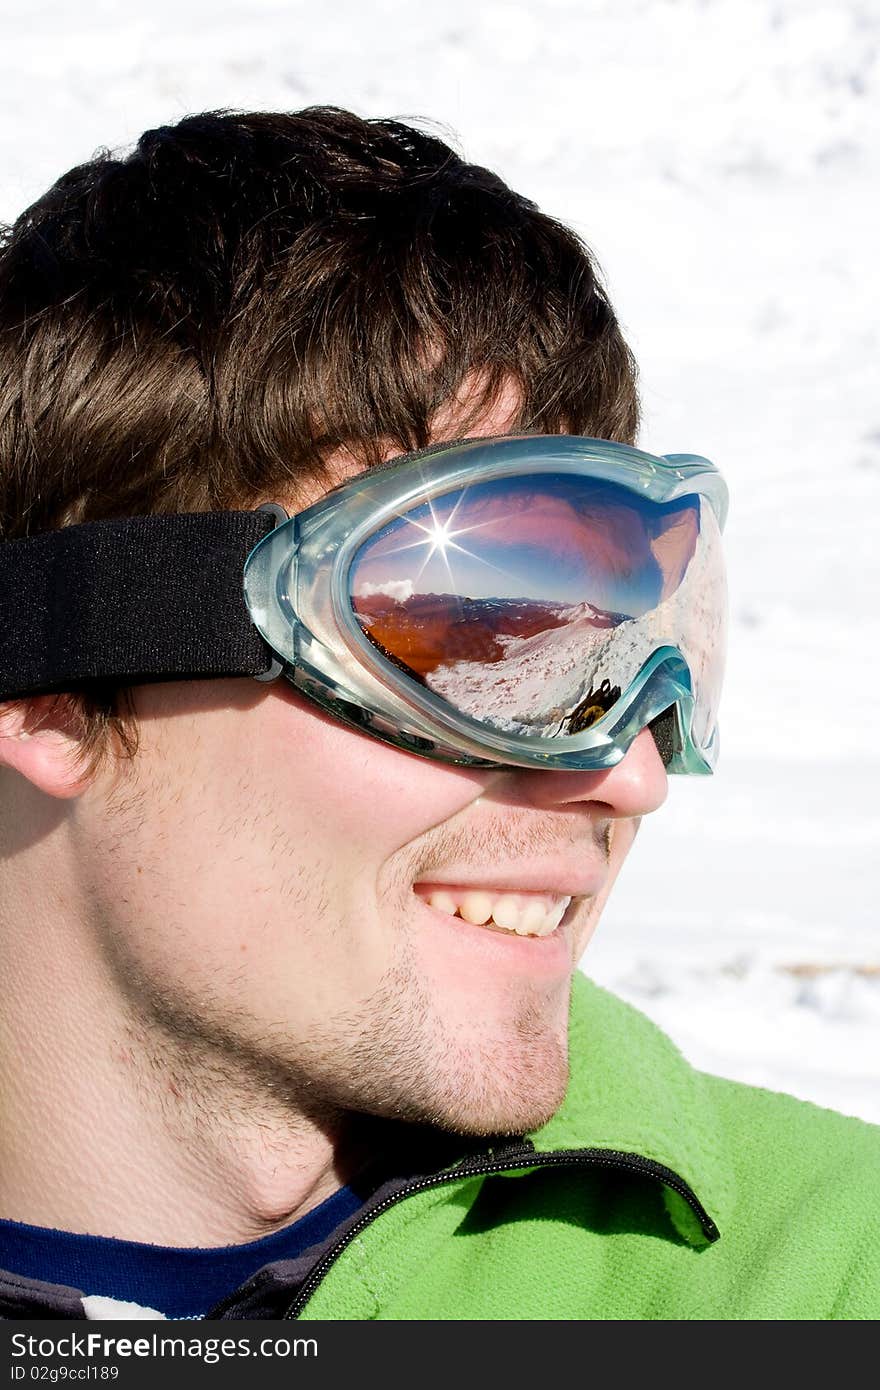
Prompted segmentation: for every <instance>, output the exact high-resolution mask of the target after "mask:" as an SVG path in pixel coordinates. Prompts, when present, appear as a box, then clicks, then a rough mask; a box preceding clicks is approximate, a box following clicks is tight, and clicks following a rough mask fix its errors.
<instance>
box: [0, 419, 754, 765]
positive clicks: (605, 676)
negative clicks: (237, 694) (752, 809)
mask: <svg viewBox="0 0 880 1390" xmlns="http://www.w3.org/2000/svg"><path fill="white" fill-rule="evenodd" d="M726 512H727V488H726V485H725V483H724V481H723V479H722V477H721V475H720V474H719V472H718V470H717V469H716V468H715V467H714V465H713V464H711V463H710V462H709V461H708V460H706V459H703V458H699V457H697V456H694V455H668V456H664V457H655V456H652V455H650V454H647V453H644V452H642V451H640V450H637V449H633V448H630V447H628V446H626V445H623V444H615V443H611V442H609V441H606V440H600V439H589V438H583V437H580V436H571V435H523V436H516V437H493V438H490V439H477V440H464V441H458V442H455V443H451V444H442V445H438V446H436V447H433V448H431V449H426V450H422V451H421V452H419V453H415V454H407V455H404V456H402V457H399V458H396V459H392V460H391V461H390V462H388V463H386V464H382V465H380V466H378V467H375V468H371V469H369V470H367V471H366V472H364V473H362V474H359V475H358V476H356V477H354V478H353V479H351V480H350V481H348V482H345V483H343V484H341V485H340V486H338V487H336V488H334V489H333V490H332V491H330V492H328V493H327V494H326V495H325V496H324V497H322V498H321V500H320V501H318V502H316V503H315V504H314V505H313V506H310V507H308V508H307V509H306V510H304V511H302V512H300V513H298V514H296V515H294V516H291V517H288V515H287V513H286V511H284V510H283V509H282V508H281V507H280V506H277V505H275V504H270V505H269V506H268V507H265V508H260V509H258V510H257V511H255V512H225V513H224V512H221V513H204V514H197V515H186V516H172V517H162V516H150V517H139V518H130V519H128V520H123V521H101V522H91V523H86V524H84V525H81V526H73V527H66V528H63V529H61V530H59V531H54V532H51V533H48V534H47V535H43V536H37V537H33V538H30V539H27V540H16V541H10V542H7V543H6V544H5V545H3V546H0V603H2V610H0V611H2V615H3V619H4V631H2V632H0V699H9V698H17V697H20V696H22V695H26V694H34V693H40V692H42V691H47V690H67V689H71V688H76V687H77V686H80V685H82V684H86V685H88V683H89V682H91V681H95V680H101V681H108V680H116V681H122V680H124V681H128V682H130V683H136V682H138V681H144V680H157V679H158V680H163V679H164V680H168V679H183V678H190V679H191V678H199V677H210V676H230V675H252V676H255V677H256V678H257V679H261V680H271V679H274V678H276V677H278V676H284V677H286V678H287V679H289V680H290V681H291V682H292V683H293V684H294V685H295V686H296V688H297V689H298V690H299V691H301V692H302V694H303V695H304V696H306V697H308V698H309V699H310V700H313V701H314V702H315V703H316V704H318V705H319V706H321V707H322V708H323V709H325V710H326V711H328V712H329V713H330V714H332V715H333V716H334V718H336V719H338V720H340V721H342V722H343V723H345V724H347V725H350V726H352V727H354V728H357V729H359V730H361V731H363V732H365V733H367V734H369V735H371V736H373V737H376V738H378V739H381V740H382V741H383V742H386V743H389V744H392V745H394V746H396V747H399V748H403V749H405V750H406V751H408V752H411V753H415V754H419V755H421V756H424V757H428V758H433V759H437V760H440V761H443V762H447V763H454V764H459V765H465V766H479V767H493V766H497V765H499V764H501V765H505V766H513V767H524V768H544V769H551V770H556V769H568V770H573V771H576V770H600V769H603V768H608V767H612V766H613V765H614V764H615V763H617V762H619V761H620V760H621V758H623V757H624V756H625V754H626V752H627V750H628V748H629V746H630V744H631V743H632V741H633V739H635V738H636V736H637V735H638V734H639V733H640V732H641V731H642V729H644V728H646V727H650V728H651V730H652V733H653V734H654V737H655V739H656V741H657V746H658V748H659V750H660V753H661V756H662V757H663V761H664V763H665V764H666V767H667V771H668V772H670V773H691V774H707V773H711V772H712V771H713V769H714V767H715V765H716V762H717V756H718V728H717V715H718V704H719V699H720V694H721V685H722V678H723V670H724V656H725V639H726V616H727V615H726V608H727V600H726V582H725V569H724V558H723V551H722V541H721V533H722V530H723V527H724V522H725V519H726Z"/></svg>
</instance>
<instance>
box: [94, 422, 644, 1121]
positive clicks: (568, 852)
mask: <svg viewBox="0 0 880 1390" xmlns="http://www.w3.org/2000/svg"><path fill="white" fill-rule="evenodd" d="M493 424H494V426H495V428H494V432H500V431H499V429H498V424H497V423H496V422H495V421H493V420H492V419H489V420H487V421H483V422H480V427H479V428H477V429H474V430H473V433H474V434H478V433H489V432H493V431H492V429H491V426H492V425H493ZM487 425H488V426H490V428H487ZM354 471H356V470H355V468H354V466H353V465H351V464H348V465H346V463H345V461H344V460H340V463H339V470H338V473H339V476H340V477H342V476H347V475H350V474H352V473H353V472H354ZM315 495H317V494H315ZM309 500H312V499H311V498H310V499H309ZM136 709H137V712H138V717H139V722H140V729H141V739H140V748H139V750H138V753H137V756H136V757H135V759H134V761H133V763H132V764H131V765H123V766H122V768H121V769H120V770H119V772H118V773H117V774H116V775H115V782H114V781H113V780H112V779H111V775H110V773H107V774H102V775H101V777H100V778H99V780H98V781H97V782H96V783H95V784H94V785H93V786H92V787H91V788H90V789H89V790H88V791H87V792H86V793H85V794H84V795H83V796H82V797H81V798H80V799H79V801H78V802H76V803H75V809H74V810H73V832H74V835H75V836H76V839H77V844H76V849H77V854H76V862H77V864H79V865H80V869H79V872H80V874H81V875H82V889H83V892H84V893H85V896H86V899H87V900H88V901H90V902H91V903H92V905H93V906H92V913H91V916H92V920H93V921H94V923H95V927H94V930H95V931H96V933H97V934H98V937H99V943H98V944H99V946H100V948H101V950H102V954H103V956H104V958H105V959H106V960H107V961H108V962H109V964H110V967H111V970H112V972H113V976H114V978H115V980H116V982H117V984H118V985H121V986H122V988H123V990H124V993H125V996H126V998H127V1000H128V1002H129V1004H130V1005H131V1007H132V1011H133V1015H134V1017H136V1018H137V1019H138V1020H139V1021H140V1022H141V1023H143V1022H146V1023H148V1024H149V1023H152V1024H153V1025H154V1026H155V1025H156V1024H158V1026H159V1029H160V1032H161V1031H162V1030H167V1031H169V1032H170V1034H171V1035H172V1036H174V1037H176V1038H177V1039H180V1038H181V1037H184V1038H193V1039H198V1040H199V1044H200V1046H202V1047H204V1048H206V1049H207V1050H208V1052H209V1053H213V1057H214V1061H215V1063H222V1065H224V1066H225V1067H226V1068H228V1071H229V1075H230V1076H233V1075H239V1076H246V1075H250V1076H252V1077H253V1078H255V1079H257V1078H259V1080H260V1082H261V1083H265V1084H267V1085H269V1086H270V1087H271V1088H272V1092H273V1094H274V1095H275V1096H276V1097H282V1098H284V1100H285V1102H290V1103H293V1104H302V1105H305V1106H306V1107H308V1108H311V1109H312V1110H313V1111H315V1112H316V1113H320V1112H322V1111H323V1110H325V1109H326V1108H328V1107H329V1108H331V1109H333V1110H336V1109H338V1108H341V1109H343V1110H353V1111H366V1112H370V1113H374V1114H379V1115H384V1116H388V1117H395V1118H399V1119H405V1120H415V1121H429V1122H432V1123H435V1124H439V1125H441V1126H443V1127H446V1128H450V1129H460V1130H462V1131H465V1132H471V1133H497V1132H518V1131H522V1130H525V1129H529V1128H533V1127H535V1126H536V1125H538V1124H540V1123H541V1122H543V1121H544V1120H545V1119H547V1118H549V1116H550V1115H551V1114H552V1113H553V1111H554V1110H555V1109H556V1108H557V1107H558V1105H559V1103H560V1101H561V1099H562V1096H563V1094H564V1090H565V1085H566V1080H567V1014H568V1003H569V993H570V985H571V978H572V973H573V971H574V969H575V967H576V964H577V961H578V959H579V957H580V956H581V954H582V952H583V950H584V948H585V946H586V944H587V942H588V940H589V937H590V935H591V933H592V931H593V929H594V927H595V925H596V923H597V921H598V918H599V916H600V913H601V910H602V907H603V905H604V902H605V900H606V898H607V896H608V893H609V891H610V888H611V885H612V883H613V881H614V879H615V877H616V875H617V873H618V871H619V869H620V867H621V865H622V863H623V860H624V859H625V857H626V855H627V853H628V852H629V849H630V846H631V845H632V842H633V839H634V837H635V833H636V830H637V828H638V824H639V818H640V817H641V816H642V815H644V814H646V813H648V812H650V811H652V810H654V809H656V808H657V807H658V806H660V805H661V803H662V802H663V800H664V799H665V796H666V789H667V788H666V773H665V769H664V767H663V764H662V762H661V760H660V757H659V754H658V752H657V750H656V747H655V745H654V742H653V739H652V737H651V735H650V733H649V731H647V730H645V731H643V732H642V734H641V735H640V736H639V737H638V738H637V739H636V741H635V743H634V744H633V746H632V747H631V749H630V751H629V753H628V755H627V757H626V758H625V759H624V760H623V762H621V763H620V764H618V766H617V767H615V768H613V769H611V770H610V771H607V772H600V773H572V772H544V771H538V770H525V769H522V770H516V769H514V770H510V769H502V768H498V769H491V770H486V769H468V768H461V767H453V766H447V765H445V764H442V763H438V762H432V761H429V760H427V759H423V758H419V757H417V756H415V755H412V754H409V753H406V752H403V751H402V750H399V749H396V748H394V747H391V746H389V745H386V744H384V743H381V742H380V741H378V740H377V739H375V738H372V737H370V736H369V735H367V734H364V733H361V732H358V731H356V730H354V729H349V728H347V727H345V726H343V725H341V724H338V723H336V722H335V721H334V720H333V719H332V718H331V717H330V716H328V715H325V714H324V713H323V712H322V711H321V710H320V709H319V708H318V707H317V706H314V705H312V704H311V703H310V702H308V701H307V700H306V699H305V698H304V697H302V696H301V695H300V694H299V693H298V692H297V691H295V690H294V689H293V687H292V686H291V685H290V684H289V683H288V682H286V681H284V680H281V681H278V682H276V683H275V684H274V685H272V686H268V687H267V686H265V685H260V684H258V683H256V682H248V681H243V680H236V681H202V682H189V683H183V682H180V683H169V684H157V685H152V686H145V687H142V688H140V689H139V690H138V691H137V692H136ZM432 885H433V886H436V885H446V886H447V887H449V888H450V889H451V891H452V894H453V897H455V898H456V899H458V900H460V895H461V891H463V890H464V889H470V890H479V889H482V888H488V889H490V890H491V896H492V898H493V901H494V900H495V898H496V896H498V892H497V890H501V889H504V888H507V889H510V890H519V891H520V892H521V893H524V894H528V893H533V894H535V893H540V890H544V891H545V893H546V892H549V893H550V894H551V895H552V896H553V897H558V896H559V895H562V894H565V895H570V896H572V897H573V899H574V900H573V902H572V903H571V905H570V907H569V908H568V910H567V912H566V914H565V917H564V918H563V920H562V923H561V925H560V926H559V928H558V929H557V930H556V931H555V932H553V933H552V934H551V935H550V936H548V937H545V938H537V937H523V936H518V935H516V934H514V933H512V932H503V931H500V930H498V929H494V928H493V927H492V926H491V924H490V925H488V926H479V925H472V924H471V923H470V922H467V921H463V920H461V919H460V918H458V917H453V916H450V915H448V914H447V913H445V912H443V911H440V910H438V909H436V908H433V907H431V906H429V905H428V903H427V901H426V897H427V892H428V888H429V887H430V886H432Z"/></svg>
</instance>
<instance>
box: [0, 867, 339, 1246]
mask: <svg viewBox="0 0 880 1390" xmlns="http://www.w3.org/2000/svg"><path fill="white" fill-rule="evenodd" d="M6 887H7V888H8V887H9V883H8V881H7V883H6ZM40 900H41V903H44V902H45V901H46V898H45V894H44V892H43V890H41V893H40ZM56 906H57V908H58V911H57V915H54V916H53V915H50V914H51V907H50V908H48V909H44V910H43V915H42V916H41V917H38V918H36V919H35V916H34V914H33V912H31V913H30V914H28V910H27V907H28V905H27V903H26V902H25V901H24V900H23V899H22V898H19V900H18V902H17V903H16V901H15V894H14V893H11V892H9V891H7V892H6V893H5V895H4V901H3V903H2V910H0V911H2V920H0V940H2V944H3V950H4V955H5V957H6V961H7V963H8V970H7V982H8V983H7V988H6V989H5V990H4V997H3V1000H2V1002H0V1055H2V1057H3V1069H4V1084H3V1088H2V1093H0V1217H3V1218H7V1219H11V1220H15V1221H21V1222H26V1223H28V1224H31V1225H37V1226H47V1227H53V1228H56V1229H60V1230H68V1231H78V1232H88V1233H91V1234H94V1235H104V1236H114V1237H117V1238H119V1239H125V1240H137V1241H144V1242H148V1243H151V1244H159V1245H162V1244H164V1245H175V1246H202V1247H204V1246H219V1245H231V1244H241V1243H244V1242H247V1241H250V1240H255V1239H258V1238H259V1237H260V1236H263V1235H267V1234H269V1233H270V1232H272V1231H275V1230H278V1229H280V1228H281V1227H282V1226H284V1225H287V1224H289V1223H290V1222H292V1221H294V1220H296V1219H297V1218H298V1217H299V1216H302V1215H304V1214H305V1213H306V1212H307V1211H309V1210H311V1209H312V1208H313V1207H315V1206H316V1205H318V1204H319V1203H320V1202H321V1201H323V1200H324V1199H325V1198H326V1197H327V1196H329V1195H330V1194H331V1193H332V1192H334V1191H335V1190H336V1189H337V1188H338V1187H339V1186H340V1185H341V1184H342V1183H344V1182H345V1181H346V1180H347V1179H348V1177H349V1176H351V1175H352V1173H353V1171H355V1169H356V1167H357V1166H358V1165H359V1155H357V1153H356V1152H355V1150H354V1148H353V1146H352V1145H351V1144H350V1143H349V1142H348V1138H347V1129H348V1127H347V1125H346V1122H345V1120H344V1117H342V1116H341V1115H339V1114H338V1113H332V1112H325V1113H315V1112H314V1110H312V1111H309V1110H308V1109H307V1108H306V1107H305V1106H299V1105H297V1103H296V1099H295V1097H292V1096H291V1095H290V1093H289V1092H287V1093H281V1088H279V1087H278V1086H277V1085H273V1082H272V1078H271V1077H267V1076H265V1075H260V1074H259V1071H258V1069H255V1068H254V1067H252V1066H251V1067H249V1066H247V1065H246V1064H245V1063H244V1062H242V1060H241V1058H235V1056H234V1055H233V1054H231V1053H230V1052H228V1051H227V1052H223V1051H222V1050H221V1049H219V1048H217V1047H214V1048H212V1047H211V1045H210V1044H209V1043H208V1042H206V1041H205V1040H204V1039H198V1038H187V1037H185V1036H180V1035H177V1036H174V1035H172V1034H171V1033H170V1032H169V1031H168V1030H167V1029H165V1028H163V1026H162V1025H161V1023H159V1022H158V1021H156V1020H155V1019H152V1020H149V1019H146V1018H144V1017H138V1016H136V1014H135V1013H134V1011H133V1010H132V1008H131V1006H130V1004H129V1001H127V1000H126V999H125V998H124V996H123V995H122V993H121V992H120V991H119V989H118V988H117V987H116V985H115V983H114V979H113V975H112V972H111V971H110V970H109V969H108V967H107V965H106V963H105V962H104V961H102V959H101V957H100V955H99V954H98V953H97V951H96V950H95V949H94V947H93V946H92V945H91V944H90V938H89V933H88V932H87V931H83V930H80V929H79V926H80V924H78V923H77V921H76V920H75V914H73V913H72V912H71V907H72V904H71V902H70V900H69V899H68V900H67V901H59V902H58V903H57V904H56ZM25 923H26V928H25V925H24V924H25ZM23 1040H25V1041H23Z"/></svg>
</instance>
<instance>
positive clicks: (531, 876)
mask: <svg viewBox="0 0 880 1390" xmlns="http://www.w3.org/2000/svg"><path fill="white" fill-rule="evenodd" d="M606 876H607V870H606V868H605V865H596V866H594V867H593V868H591V869H586V868H584V867H583V866H582V867H580V868H578V869H576V870H567V871H566V870H559V869H553V868H551V867H549V866H548V867H544V868H541V867H540V866H537V867H535V866H534V865H529V866H528V867H527V868H526V867H524V866H523V865H518V866H517V867H516V868H515V869H513V868H511V869H510V870H509V871H508V872H507V873H504V872H500V871H499V870H498V869H497V868H494V869H493V870H492V872H491V873H487V874H486V875H485V876H483V877H480V878H476V877H474V875H473V871H471V872H470V873H466V872H461V873H455V872H453V871H452V870H450V869H445V870H443V871H442V875H441V874H440V873H431V874H429V875H428V874H426V875H425V877H424V878H420V879H417V880H416V882H415V883H414V884H413V891H414V892H416V891H417V892H418V893H419V896H421V894H422V893H428V892H431V891H432V890H434V889H439V888H448V889H450V890H453V889H457V890H459V891H464V892H470V893H478V892H485V893H505V892H506V893H552V894H553V895H554V896H557V897H560V898H592V897H595V896H596V894H597V893H599V892H600V891H601V889H602V887H603V885H604V883H605V879H606Z"/></svg>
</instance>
